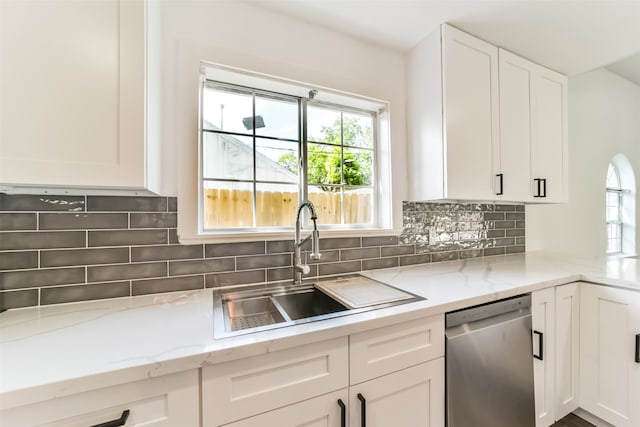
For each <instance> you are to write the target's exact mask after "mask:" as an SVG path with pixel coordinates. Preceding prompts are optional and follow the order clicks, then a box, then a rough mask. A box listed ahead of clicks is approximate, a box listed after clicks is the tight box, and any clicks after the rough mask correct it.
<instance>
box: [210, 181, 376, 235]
mask: <svg viewBox="0 0 640 427" xmlns="http://www.w3.org/2000/svg"><path fill="white" fill-rule="evenodd" d="M340 199H341V197H340V193H310V194H309V200H311V202H312V203H313V204H314V206H315V207H316V210H317V213H318V224H340V223H341V219H340V216H341V212H340V204H341V200H340ZM371 206H372V201H371V193H361V192H345V194H344V212H345V219H344V223H345V224H367V223H370V222H371V221H372V218H371V214H372V209H371ZM297 208H298V193H287V192H270V191H269V192H267V191H261V192H258V193H257V195H256V216H257V221H256V223H257V226H258V227H293V226H295V215H296V209H297ZM204 226H205V228H229V227H246V228H250V227H253V199H252V193H251V191H241V190H225V189H205V190H204Z"/></svg>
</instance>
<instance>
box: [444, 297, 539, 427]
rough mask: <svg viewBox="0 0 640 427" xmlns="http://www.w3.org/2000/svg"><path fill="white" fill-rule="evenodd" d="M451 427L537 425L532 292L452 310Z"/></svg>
mask: <svg viewBox="0 0 640 427" xmlns="http://www.w3.org/2000/svg"><path fill="white" fill-rule="evenodd" d="M445 326H446V365H447V371H446V376H447V380H446V381H447V383H446V384H447V385H446V389H447V397H446V400H447V426H448V427H535V402H534V390H533V344H532V339H531V295H530V294H527V295H523V296H518V297H515V298H509V299H506V300H501V301H497V302H494V303H490V304H485V305H481V306H476V307H471V308H468V309H464V310H460V311H455V312H451V313H447V314H446V316H445Z"/></svg>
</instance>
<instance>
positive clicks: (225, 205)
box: [202, 181, 253, 229]
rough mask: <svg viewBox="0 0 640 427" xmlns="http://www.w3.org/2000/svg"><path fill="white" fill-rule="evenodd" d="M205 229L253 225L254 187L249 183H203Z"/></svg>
mask: <svg viewBox="0 0 640 427" xmlns="http://www.w3.org/2000/svg"><path fill="white" fill-rule="evenodd" d="M202 206H203V223H204V228H205V229H213V228H248V227H253V189H252V184H249V183H235V182H232V183H229V182H217V181H205V182H204V183H203V200H202Z"/></svg>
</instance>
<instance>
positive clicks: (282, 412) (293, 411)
mask: <svg viewBox="0 0 640 427" xmlns="http://www.w3.org/2000/svg"><path fill="white" fill-rule="evenodd" d="M348 405H349V392H348V389H346V388H345V389H344V390H339V391H336V392H333V393H329V394H325V395H323V396H318V397H314V398H313V399H309V400H305V401H303V402H299V403H295V404H293V405H289V406H285V407H284V408H280V409H276V410H273V411H269V412H266V413H264V414H260V415H256V416H255V417H251V418H247V419H244V420H241V421H237V422H235V423H231V424H226V425H225V427H267V426H274V427H275V426H278V427H346V419H347V415H348V413H349V408H348ZM343 420H344V423H343V422H342V421H343Z"/></svg>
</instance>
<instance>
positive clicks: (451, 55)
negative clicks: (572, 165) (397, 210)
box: [407, 25, 568, 203]
mask: <svg viewBox="0 0 640 427" xmlns="http://www.w3.org/2000/svg"><path fill="white" fill-rule="evenodd" d="M407 85H408V86H407V110H408V111H407V113H408V125H409V133H408V135H409V162H408V163H409V191H410V198H411V200H437V199H451V200H503V201H513V202H529V203H545V202H566V201H567V160H568V159H567V135H568V133H567V78H566V77H565V76H563V75H561V74H558V73H556V72H553V71H551V70H548V69H546V68H544V67H541V66H539V65H537V64H534V63H533V62H531V61H528V60H526V59H524V58H521V57H518V56H516V55H514V54H512V53H510V52H507V51H504V50H502V49H498V48H497V47H495V46H493V45H491V44H489V43H486V42H484V41H482V40H479V39H477V38H475V37H473V36H471V35H469V34H466V33H464V32H462V31H459V30H457V29H455V28H453V27H451V26H449V25H442V26H441V28H440V30H439V31H437V32H436V33H434V34H432V35H430V36H429V37H427V38H426V39H424V40H423V41H422V42H421V43H419V44H418V45H417V46H416V47H415V48H414V49H413V51H412V52H411V53H410V55H409V60H408V66H407Z"/></svg>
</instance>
